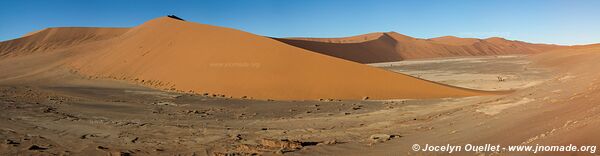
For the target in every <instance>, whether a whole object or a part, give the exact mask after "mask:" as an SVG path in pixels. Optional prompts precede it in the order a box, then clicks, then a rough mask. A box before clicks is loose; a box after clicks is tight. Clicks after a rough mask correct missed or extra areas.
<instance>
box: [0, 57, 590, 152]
mask: <svg viewBox="0 0 600 156" xmlns="http://www.w3.org/2000/svg"><path fill="white" fill-rule="evenodd" d="M594 56H595V57H597V56H596V55H594ZM533 60H535V59H534V58H531V56H521V55H511V56H486V57H461V58H445V59H428V60H411V61H401V62H391V63H379V64H371V66H375V67H380V68H383V69H387V70H392V71H396V72H401V73H406V74H409V75H412V76H415V77H420V78H423V79H427V80H430V81H436V82H441V83H446V84H450V85H456V86H461V87H465V88H472V89H481V90H513V91H510V92H506V93H505V94H503V95H494V96H478V97H467V98H447V99H420V100H416V99H395V100H384V101H377V100H365V101H337V100H334V101H329V100H328V99H324V100H323V101H262V100H251V99H245V100H242V99H230V98H226V97H213V96H212V95H195V94H182V93H171V92H165V91H160V90H154V89H149V88H145V87H140V86H136V85H130V84H126V83H124V82H119V81H115V80H89V79H85V78H82V77H79V76H77V75H75V74H72V73H70V72H69V71H62V72H53V73H62V74H61V76H60V80H56V79H57V78H56V76H47V77H53V78H48V79H43V77H44V76H36V77H41V79H37V80H28V79H27V78H28V77H34V76H31V75H28V76H20V77H19V78H15V76H14V75H3V76H0V107H1V108H0V110H1V111H0V112H1V113H0V139H1V140H2V141H3V142H2V143H1V144H0V155H13V154H25V155H29V154H41V155H45V154H84V153H85V154H86V155H107V154H114V155H119V154H133V155H172V154H183V155H220V154H242V155H243V154H254V153H256V154H262V155H273V154H284V155H366V154H369V155H386V154H394V155H434V154H445V153H444V152H437V153H436V152H423V151H417V152H415V151H413V150H412V149H411V147H412V146H413V144H420V145H425V144H430V145H446V144H453V145H454V144H455V145H464V144H466V143H469V144H476V145H484V144H494V145H496V144H500V145H536V144H543V145H563V144H567V145H568V144H576V145H598V143H599V142H598V141H597V140H598V139H600V137H599V136H600V135H597V134H596V135H590V134H593V133H594V132H596V130H597V128H595V127H598V126H600V121H599V120H598V119H597V117H598V114H600V113H599V112H600V110H598V109H597V108H598V107H597V106H596V105H595V103H594V102H595V100H597V98H594V97H600V96H595V95H594V94H595V93H596V92H593V91H594V90H596V89H597V88H598V87H596V85H595V84H597V83H595V82H596V79H595V76H593V75H594V74H590V73H586V74H578V72H573V73H572V72H569V71H567V70H561V69H560V68H558V67H546V66H543V65H540V64H538V63H534V61H533ZM407 87H410V86H407ZM502 153H504V152H492V153H490V152H487V153H486V152H483V153H476V152H458V153H457V154H465V155H473V154H502ZM510 154H522V155H527V154H530V153H525V152H523V153H510ZM548 154H551V153H548ZM559 154H581V155H586V154H590V153H589V152H571V153H565V152H562V153H559Z"/></svg>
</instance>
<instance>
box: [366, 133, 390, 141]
mask: <svg viewBox="0 0 600 156" xmlns="http://www.w3.org/2000/svg"><path fill="white" fill-rule="evenodd" d="M390 138H392V136H391V135H388V134H373V135H371V136H370V137H369V139H371V141H375V142H385V141H388V140H390Z"/></svg>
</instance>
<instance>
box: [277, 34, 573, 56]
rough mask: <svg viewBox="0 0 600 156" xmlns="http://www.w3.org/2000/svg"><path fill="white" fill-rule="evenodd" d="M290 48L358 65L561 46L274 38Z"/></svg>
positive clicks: (380, 37) (389, 37)
mask: <svg viewBox="0 0 600 156" xmlns="http://www.w3.org/2000/svg"><path fill="white" fill-rule="evenodd" d="M276 39H277V40H279V41H281V42H284V43H286V44H289V45H293V46H296V47H300V48H303V49H307V50H310V51H314V52H319V53H322V54H326V55H329V56H333V57H338V58H342V59H346V60H351V61H354V62H359V63H378V62H391V61H400V60H405V59H419V58H436V57H453V56H484V55H504V54H534V53H540V52H544V51H550V50H554V49H557V48H560V47H561V46H557V45H545V44H531V43H525V42H520V41H510V40H506V39H503V38H488V39H475V38H458V37H453V36H445V37H439V38H432V39H418V38H412V37H409V36H406V35H402V34H398V33H396V32H386V33H372V34H365V35H358V36H352V37H345V38H276Z"/></svg>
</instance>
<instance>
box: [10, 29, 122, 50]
mask: <svg viewBox="0 0 600 156" xmlns="http://www.w3.org/2000/svg"><path fill="white" fill-rule="evenodd" d="M127 30H128V28H83V27H68V28H47V29H44V30H40V31H35V32H31V33H28V34H26V35H24V36H23V37H22V38H18V39H14V40H9V41H4V42H0V56H16V55H23V54H29V53H34V52H47V51H52V50H58V49H63V48H71V47H73V46H79V45H83V44H85V43H89V42H93V41H99V40H105V39H110V38H113V37H117V36H120V35H121V34H123V33H125V32H126V31H127ZM17 51H18V53H16V52H17Z"/></svg>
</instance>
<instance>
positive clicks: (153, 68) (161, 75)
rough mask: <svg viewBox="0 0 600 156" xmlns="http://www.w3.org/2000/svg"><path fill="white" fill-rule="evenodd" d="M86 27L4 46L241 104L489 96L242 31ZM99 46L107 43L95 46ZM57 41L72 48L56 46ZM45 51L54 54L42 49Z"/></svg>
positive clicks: (182, 25) (173, 24)
mask: <svg viewBox="0 0 600 156" xmlns="http://www.w3.org/2000/svg"><path fill="white" fill-rule="evenodd" d="M77 29H80V28H77ZM81 29H83V30H81V32H78V31H77V30H75V29H70V28H69V29H68V30H65V31H66V32H65V31H59V32H61V33H58V32H57V33H55V34H56V35H53V36H52V39H51V40H48V39H39V38H37V37H35V36H38V35H41V33H42V32H43V31H42V32H40V33H36V34H34V35H31V36H28V37H24V38H21V39H17V40H18V41H19V44H13V43H11V42H15V41H7V42H3V43H2V45H4V47H9V48H6V49H9V50H5V51H7V52H10V53H15V54H17V53H25V52H27V53H31V52H37V51H40V52H42V51H44V52H45V51H52V50H54V51H57V50H56V49H61V51H65V52H69V53H72V54H73V55H69V57H68V58H65V59H66V60H67V61H65V65H63V66H62V67H67V68H70V69H74V70H76V71H78V72H79V73H80V74H82V75H84V76H90V77H100V78H112V79H119V80H126V81H129V82H132V83H138V84H143V85H147V86H153V87H156V88H161V89H171V90H179V91H185V92H187V91H192V92H196V93H211V94H224V95H226V96H231V97H234V98H240V97H244V96H247V97H251V98H257V99H284V100H306V99H308V100H315V99H321V98H323V99H327V98H331V99H362V98H363V97H369V98H370V99H396V98H440V97H462V96H474V95H483V94H488V93H486V92H481V91H475V90H468V89H462V88H457V87H452V86H447V85H443V84H438V83H435V82H430V81H426V80H421V79H418V78H414V77H410V76H406V75H403V74H398V73H393V72H389V71H385V70H382V69H378V68H374V67H369V66H366V65H362V64H358V63H354V62H350V61H346V60H342V59H338V58H334V57H329V56H326V55H322V54H318V53H314V52H311V51H307V50H304V49H301V48H297V47H294V46H290V45H288V44H285V43H281V42H278V41H276V40H273V39H271V38H267V37H262V36H258V35H254V34H250V33H246V32H242V31H238V30H234V29H229V28H222V27H216V26H210V25H203V24H197V23H191V22H186V21H181V20H176V19H172V18H168V17H162V18H158V19H154V20H151V21H148V22H146V23H144V24H142V25H140V26H137V27H134V28H131V29H103V28H81ZM59 34H60V35H59ZM115 36H118V37H115ZM96 40H101V41H102V42H88V41H96ZM57 41H65V42H66V41H69V42H66V43H64V44H59V45H61V46H59V47H53V46H54V45H56V44H54V43H55V42H57ZM31 43H35V44H31ZM59 43H63V42H59ZM78 43H79V44H78ZM374 44H382V43H374ZM44 46H48V48H42V49H40V48H37V47H44ZM68 47H71V48H70V49H69V48H68ZM31 49H34V50H31ZM63 49H64V50H63Z"/></svg>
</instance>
